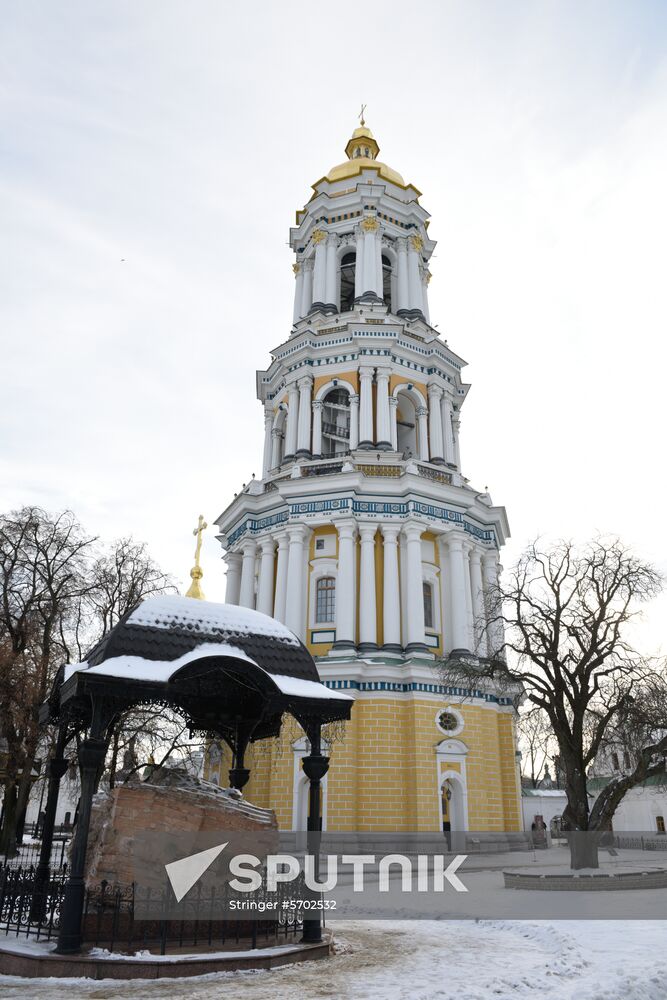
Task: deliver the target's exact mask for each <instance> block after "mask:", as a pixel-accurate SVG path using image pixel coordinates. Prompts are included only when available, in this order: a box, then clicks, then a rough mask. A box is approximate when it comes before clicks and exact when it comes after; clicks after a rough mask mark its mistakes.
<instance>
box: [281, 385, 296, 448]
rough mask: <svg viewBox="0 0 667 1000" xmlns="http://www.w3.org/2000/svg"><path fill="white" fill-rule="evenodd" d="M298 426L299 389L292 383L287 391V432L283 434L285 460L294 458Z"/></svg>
mask: <svg viewBox="0 0 667 1000" xmlns="http://www.w3.org/2000/svg"><path fill="white" fill-rule="evenodd" d="M298 426H299V387H298V385H297V384H296V382H292V384H291V385H290V386H289V388H288V390H287V430H286V432H285V454H284V455H283V459H285V458H294V454H295V452H296V441H297V429H298Z"/></svg>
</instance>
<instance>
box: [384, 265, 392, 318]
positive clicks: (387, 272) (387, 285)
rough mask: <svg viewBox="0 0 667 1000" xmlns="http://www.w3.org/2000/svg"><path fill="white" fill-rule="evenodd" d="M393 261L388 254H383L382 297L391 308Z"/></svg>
mask: <svg viewBox="0 0 667 1000" xmlns="http://www.w3.org/2000/svg"><path fill="white" fill-rule="evenodd" d="M391 275H392V268H391V261H390V260H389V258H388V257H387V255H386V254H384V253H383V254H382V298H383V299H384V304H385V305H386V306H388V307H389V308H390V309H391Z"/></svg>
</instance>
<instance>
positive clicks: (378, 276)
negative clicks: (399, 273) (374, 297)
mask: <svg viewBox="0 0 667 1000" xmlns="http://www.w3.org/2000/svg"><path fill="white" fill-rule="evenodd" d="M375 243H376V246H375V288H376V291H377V293H378V295H379V296H380V298H383V297H384V296H383V294H382V292H383V285H384V282H383V280H382V230H381V229H380V227H379V226H378V228H377V229H376V230H375ZM390 304H391V303H387V305H390Z"/></svg>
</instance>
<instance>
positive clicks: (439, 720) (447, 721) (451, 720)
mask: <svg viewBox="0 0 667 1000" xmlns="http://www.w3.org/2000/svg"><path fill="white" fill-rule="evenodd" d="M435 722H436V725H437V727H438V729H439V730H440V731H441V732H443V733H446V734H447V736H458V734H459V733H460V732H461V730H462V729H463V726H464V719H463V716H462V715H461V713H460V712H458V711H457V710H456V709H455V708H450V707H448V708H445V709H443V710H442V711H441V712H438V715H437V716H436V720H435Z"/></svg>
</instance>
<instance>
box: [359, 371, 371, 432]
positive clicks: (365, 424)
mask: <svg viewBox="0 0 667 1000" xmlns="http://www.w3.org/2000/svg"><path fill="white" fill-rule="evenodd" d="M359 382H360V385H361V404H360V413H359V447H360V448H372V447H373V441H374V434H373V369H372V368H364V367H362V368H360V369H359Z"/></svg>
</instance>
